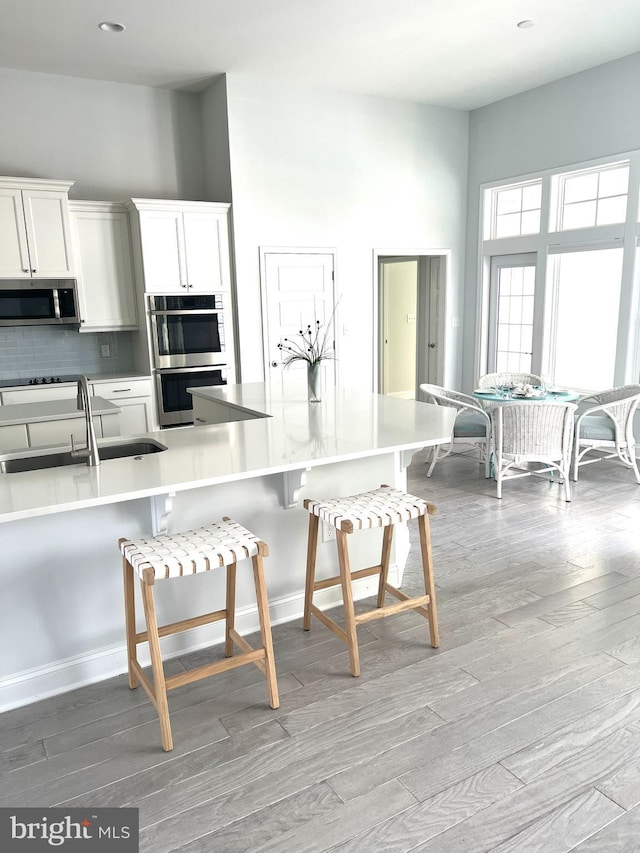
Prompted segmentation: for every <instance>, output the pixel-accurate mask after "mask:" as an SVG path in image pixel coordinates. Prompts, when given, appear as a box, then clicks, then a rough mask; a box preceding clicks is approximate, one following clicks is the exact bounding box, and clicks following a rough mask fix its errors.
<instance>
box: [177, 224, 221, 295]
mask: <svg viewBox="0 0 640 853" xmlns="http://www.w3.org/2000/svg"><path fill="white" fill-rule="evenodd" d="M183 216H184V245H185V256H186V265H187V284H188V285H189V290H201V291H211V290H221V289H223V288H225V287H226V286H227V284H226V282H225V281H224V279H223V273H222V258H221V245H222V240H223V238H224V239H226V227H223V226H226V219H222V218H221V217H220V216H219V215H217V214H213V213H198V212H194V213H184V214H183ZM221 232H222V233H221Z"/></svg>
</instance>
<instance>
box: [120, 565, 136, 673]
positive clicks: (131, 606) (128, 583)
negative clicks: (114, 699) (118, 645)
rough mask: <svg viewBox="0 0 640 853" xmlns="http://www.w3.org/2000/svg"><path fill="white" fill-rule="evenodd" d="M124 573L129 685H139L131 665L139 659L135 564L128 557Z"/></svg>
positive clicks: (123, 566) (123, 568) (123, 567)
mask: <svg viewBox="0 0 640 853" xmlns="http://www.w3.org/2000/svg"><path fill="white" fill-rule="evenodd" d="M122 574H123V577H124V621H125V630H126V635H127V669H128V672H129V687H130V688H131V689H132V690H133V688H135V687H137V686H138V684H139V681H138V676H137V675H136V674H135V672H134V671H133V668H132V666H131V662H132V661H137V659H138V654H137V645H136V595H135V589H134V586H133V566H132V565H131V563H130V562H129V561H128V560H127V558H126V557H123V558H122Z"/></svg>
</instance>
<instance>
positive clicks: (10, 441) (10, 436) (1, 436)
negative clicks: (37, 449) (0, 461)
mask: <svg viewBox="0 0 640 853" xmlns="http://www.w3.org/2000/svg"><path fill="white" fill-rule="evenodd" d="M25 447H29V436H28V435H27V425H26V424H10V425H9V426H1V427H0V452H2V453H6V452H7V451H9V450H24V448H25Z"/></svg>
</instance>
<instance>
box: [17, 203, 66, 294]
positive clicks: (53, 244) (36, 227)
mask: <svg viewBox="0 0 640 853" xmlns="http://www.w3.org/2000/svg"><path fill="white" fill-rule="evenodd" d="M22 200H23V205H24V219H25V224H26V228H27V242H28V244H29V258H30V262H31V275H32V276H33V278H65V277H68V276H71V275H73V261H72V254H71V226H70V222H69V200H68V196H67V193H64V192H57V191H55V190H22Z"/></svg>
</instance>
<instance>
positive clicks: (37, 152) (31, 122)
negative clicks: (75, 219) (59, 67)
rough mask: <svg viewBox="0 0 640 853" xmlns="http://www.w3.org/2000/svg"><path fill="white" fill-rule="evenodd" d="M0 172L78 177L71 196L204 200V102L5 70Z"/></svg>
mask: <svg viewBox="0 0 640 853" xmlns="http://www.w3.org/2000/svg"><path fill="white" fill-rule="evenodd" d="M0 115H2V116H3V121H2V135H1V142H0V175H11V176H20V177H39V178H61V179H65V180H67V179H68V180H74V181H75V182H76V184H75V186H73V187H72V188H71V193H70V196H71V197H72V198H78V199H101V200H105V201H122V200H124V199H127V198H130V197H131V196H141V197H151V198H186V199H201V198H203V193H204V168H203V158H202V131H201V120H200V98H199V96H198V95H195V94H191V93H185V92H172V91H168V90H165V89H152V88H149V87H146V86H131V85H127V84H122V83H108V82H103V81H99V80H86V79H82V78H78V77H63V76H59V75H53V74H38V73H33V72H28V71H15V70H12V69H7V68H0Z"/></svg>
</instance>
